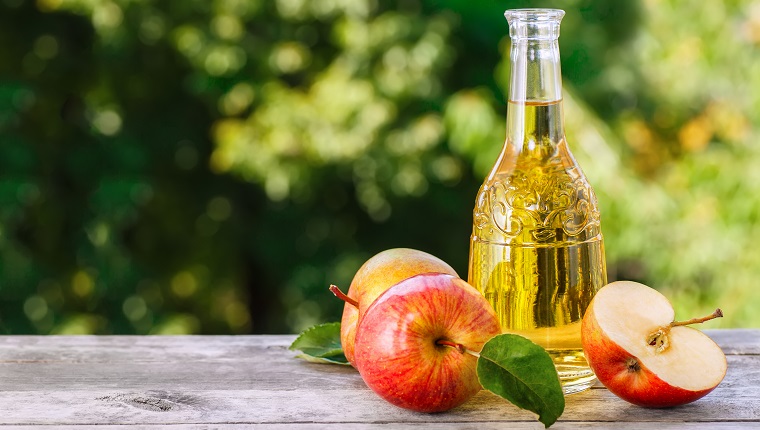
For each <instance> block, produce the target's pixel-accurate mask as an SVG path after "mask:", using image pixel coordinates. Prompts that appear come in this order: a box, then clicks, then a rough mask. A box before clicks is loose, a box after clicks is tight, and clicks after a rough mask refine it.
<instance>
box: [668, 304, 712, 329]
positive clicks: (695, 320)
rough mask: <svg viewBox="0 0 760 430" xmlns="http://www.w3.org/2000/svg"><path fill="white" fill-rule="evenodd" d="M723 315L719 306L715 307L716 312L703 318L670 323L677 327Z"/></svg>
mask: <svg viewBox="0 0 760 430" xmlns="http://www.w3.org/2000/svg"><path fill="white" fill-rule="evenodd" d="M722 316H723V311H722V310H720V308H718V309H715V312H713V313H712V314H710V315H707V316H704V317H702V318H692V319H690V320H686V321H673V322H672V323H670V326H671V327H676V326H679V325H689V324H700V323H703V322H705V321H710V320H711V319H715V318H721V317H722Z"/></svg>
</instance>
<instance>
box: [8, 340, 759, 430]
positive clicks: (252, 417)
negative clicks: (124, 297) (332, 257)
mask: <svg viewBox="0 0 760 430" xmlns="http://www.w3.org/2000/svg"><path fill="white" fill-rule="evenodd" d="M706 332H707V333H708V334H709V335H710V336H711V337H712V338H713V339H715V340H716V342H717V343H718V344H719V345H720V346H721V348H723V350H724V351H725V352H726V354H727V358H728V362H729V368H728V373H727V375H726V379H725V380H724V381H723V383H722V384H721V385H720V386H719V387H718V388H716V389H715V391H713V392H712V393H711V394H709V395H708V396H707V397H705V398H703V399H701V400H699V401H697V402H695V403H692V404H690V405H684V406H682V407H678V408H672V409H668V410H651V409H642V408H639V407H636V406H632V405H629V404H628V403H626V402H624V401H622V400H619V399H617V398H616V397H615V396H614V395H612V394H611V393H610V392H609V391H607V390H606V389H605V388H604V387H601V386H599V387H595V389H592V390H588V391H586V392H583V393H580V394H576V395H573V396H570V397H568V398H567V407H566V409H565V413H564V414H563V416H562V417H561V419H560V422H558V423H557V424H556V425H555V426H553V427H552V428H559V429H561V428H609V427H610V426H611V425H612V423H615V424H614V426H615V427H616V428H657V429H668V428H676V427H678V428H700V427H707V428H748V427H755V428H760V330H707V331H706ZM293 339H294V336H179V337H171V336H169V337H157V336H156V337H150V336H146V337H139V336H103V337H96V336H49V337H40V336H4V337H0V424H2V425H11V426H13V425H21V426H28V425H30V424H31V425H45V426H67V427H70V426H83V428H84V427H87V426H96V427H97V426H112V425H114V426H115V425H124V424H130V425H146V426H156V425H162V426H174V425H182V426H195V427H197V428H201V427H202V428H205V426H209V425H212V426H213V427H215V428H217V427H221V428H225V427H229V428H235V427H239V426H250V425H251V424H257V428H267V429H281V428H285V427H287V428H296V429H321V428H327V427H332V426H334V425H336V424H344V425H345V426H346V427H350V428H357V429H365V428H389V429H390V428H393V429H397V428H402V429H403V428H410V427H412V426H414V427H415V428H419V427H420V426H422V427H423V428H425V427H429V428H442V429H449V428H457V429H459V428H464V429H468V428H471V429H475V428H477V429H487V428H497V427H498V428H542V426H541V424H540V423H538V422H537V421H535V416H534V415H533V414H532V413H530V412H526V411H523V410H520V409H518V408H516V407H514V406H512V405H510V404H509V403H507V402H505V401H504V400H502V399H500V398H498V397H496V396H494V395H492V394H490V393H488V392H485V391H484V392H481V393H479V394H478V395H477V396H475V397H474V398H473V399H472V400H470V401H469V402H467V403H465V404H464V405H462V406H460V407H459V408H456V409H454V410H452V411H449V412H447V413H443V414H420V413H414V412H410V411H406V410H402V409H399V408H396V407H394V406H392V405H390V404H388V403H386V402H385V401H383V400H381V399H380V398H379V397H377V396H376V395H375V394H374V393H372V392H371V391H370V390H369V389H368V388H367V387H366V386H365V385H364V383H363V382H362V380H361V377H360V376H359V374H358V373H357V372H356V371H355V370H354V369H353V368H350V367H344V366H335V365H320V364H313V363H307V362H304V361H302V360H299V359H296V358H295V357H294V356H295V353H294V352H292V351H289V350H288V349H287V346H288V345H289V344H290V342H292V341H293ZM259 426H261V427H259ZM25 428H28V427H25ZM98 428H105V427H98Z"/></svg>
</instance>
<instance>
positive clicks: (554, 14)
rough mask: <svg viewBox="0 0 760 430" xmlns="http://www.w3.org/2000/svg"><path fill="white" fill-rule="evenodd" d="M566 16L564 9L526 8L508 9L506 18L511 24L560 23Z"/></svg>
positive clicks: (505, 13) (505, 14)
mask: <svg viewBox="0 0 760 430" xmlns="http://www.w3.org/2000/svg"><path fill="white" fill-rule="evenodd" d="M564 16H565V11H564V10H562V9H543V8H525V9H508V10H507V11H505V12H504V17H505V18H507V21H509V23H510V24H511V23H512V21H514V20H519V21H530V22H546V21H557V22H558V21H560V20H561V19H562V18H563V17H564Z"/></svg>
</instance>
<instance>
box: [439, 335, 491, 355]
mask: <svg viewBox="0 0 760 430" xmlns="http://www.w3.org/2000/svg"><path fill="white" fill-rule="evenodd" d="M435 344H436V345H441V346H448V347H451V348H454V349H456V350H457V351H459V352H461V353H462V354H465V353H466V354H470V355H472V356H473V357H476V358H480V354H479V353H477V352H475V351H472V350H470V349H467V347H465V346H464V345H462V344H461V343H456V342H452V341H450V340H448V339H438V340H436V341H435Z"/></svg>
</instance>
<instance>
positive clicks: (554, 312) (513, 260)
mask: <svg viewBox="0 0 760 430" xmlns="http://www.w3.org/2000/svg"><path fill="white" fill-rule="evenodd" d="M505 15H506V17H507V20H508V22H509V27H510V37H511V39H512V47H511V52H510V60H511V61H510V63H511V66H512V67H511V74H510V87H509V103H508V107H507V137H506V142H505V144H504V148H503V149H502V152H501V154H500V155H499V158H498V160H497V161H496V164H495V165H494V167H493V169H492V170H491V172H490V174H489V175H488V177H487V178H486V180H485V182H484V183H483V185H482V186H481V188H480V190H479V192H478V195H477V198H476V203H475V209H474V211H473V218H474V219H473V229H472V237H471V243H470V264H469V282H470V284H472V285H473V286H474V287H476V288H477V289H478V290H480V292H481V293H483V295H484V296H485V297H486V299H488V301H489V302H490V303H491V304H492V305H493V307H494V309H495V310H496V314H497V315H498V317H499V321H500V323H501V327H502V331H504V332H507V333H514V334H519V335H522V336H525V337H527V338H529V339H531V340H532V341H533V342H535V343H537V344H539V345H541V346H543V347H544V348H545V349H546V350H547V351H548V352H549V354H550V355H551V356H552V358H553V359H554V362H555V365H556V367H557V371H558V373H559V376H560V381H561V383H562V387H563V390H564V392H565V393H566V394H569V393H574V392H578V391H581V390H584V389H586V388H589V387H590V386H591V385H592V384H593V382H594V380H595V376H594V374H593V372H592V371H591V369H590V368H589V366H588V363H587V362H586V359H585V358H584V356H583V350H582V348H581V319H582V318H583V314H584V312H585V311H586V307H587V306H588V305H589V303H590V302H591V299H592V298H593V296H594V294H595V293H596V291H597V290H599V288H601V287H602V286H603V285H604V284H606V282H607V273H606V268H605V258H604V245H603V241H602V232H601V228H600V217H599V209H598V206H597V200H596V196H595V194H594V191H593V189H592V188H591V186H590V185H589V182H588V181H587V180H586V177H585V176H584V174H583V172H582V171H581V168H580V166H579V165H578V163H577V162H576V160H575V159H574V158H573V155H572V154H571V153H570V149H569V147H568V144H567V142H566V140H565V132H564V123H563V121H564V120H563V114H562V80H561V75H560V61H559V47H558V42H557V39H558V38H559V26H560V20H561V19H562V17H563V15H564V12H563V11H561V10H551V9H521V10H509V11H507V12H506V13H505Z"/></svg>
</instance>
